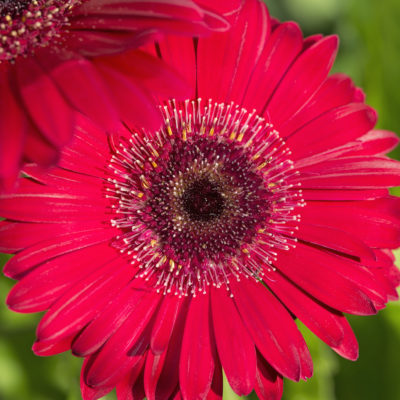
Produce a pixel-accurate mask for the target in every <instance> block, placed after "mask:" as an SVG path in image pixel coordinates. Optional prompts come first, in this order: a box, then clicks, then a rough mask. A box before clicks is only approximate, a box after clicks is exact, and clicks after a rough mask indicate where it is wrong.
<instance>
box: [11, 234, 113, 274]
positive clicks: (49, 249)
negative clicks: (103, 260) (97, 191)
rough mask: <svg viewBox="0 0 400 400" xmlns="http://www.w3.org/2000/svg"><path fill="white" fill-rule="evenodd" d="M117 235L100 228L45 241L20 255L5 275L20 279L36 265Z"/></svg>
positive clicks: (16, 256)
mask: <svg viewBox="0 0 400 400" xmlns="http://www.w3.org/2000/svg"><path fill="white" fill-rule="evenodd" d="M115 235H116V232H115V231H113V230H112V229H107V228H106V229H104V227H99V228H96V229H94V230H88V231H81V232H74V233H72V234H71V233H68V234H66V235H60V236H57V237H56V239H54V236H53V238H52V239H49V240H43V241H40V242H39V243H38V244H36V245H34V246H31V247H29V248H27V249H25V250H24V251H22V252H20V253H18V254H17V255H15V257H13V258H12V259H11V260H10V261H9V262H8V263H7V265H6V268H5V270H4V273H5V274H6V275H7V276H9V277H11V278H14V279H15V278H18V277H19V276H20V275H22V274H24V273H26V272H27V271H28V270H30V269H31V268H33V267H35V266H36V265H39V264H42V263H44V262H46V261H47V260H50V259H52V258H55V257H58V256H61V255H64V254H68V253H71V252H74V251H77V250H80V249H83V248H85V247H89V246H93V245H95V244H99V243H103V242H106V241H109V240H110V239H111V238H112V237H114V236H115Z"/></svg>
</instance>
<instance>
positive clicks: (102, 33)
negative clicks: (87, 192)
mask: <svg viewBox="0 0 400 400" xmlns="http://www.w3.org/2000/svg"><path fill="white" fill-rule="evenodd" d="M232 7H234V5H233V6H232ZM221 11H226V10H225V9H221ZM227 27H228V24H227V22H226V20H225V19H224V18H223V17H222V16H220V15H218V14H216V13H214V12H212V11H211V10H210V9H208V8H206V7H201V6H200V5H199V4H197V3H195V2H194V1H191V0H187V1H178V2H177V1H171V0H163V1H132V0H129V1H112V0H101V1H99V0H34V1H25V0H7V1H2V2H1V3H0V38H1V41H0V119H1V125H0V160H1V161H0V191H1V190H4V189H10V188H12V187H13V184H14V181H15V178H16V176H17V175H18V173H19V169H20V167H21V164H23V163H24V162H38V163H40V164H42V165H49V164H53V163H54V162H55V161H56V159H57V157H58V151H59V149H60V148H62V146H64V145H65V144H66V143H68V142H69V140H70V138H71V135H72V130H73V128H74V120H75V115H74V112H73V109H71V106H73V108H75V109H78V110H79V111H80V112H83V113H85V114H86V115H88V116H90V117H92V118H99V116H100V115H101V116H102V117H101V118H100V119H99V123H101V124H105V127H106V128H110V127H112V128H115V126H116V125H117V124H118V121H119V119H120V118H121V117H122V116H121V115H118V111H117V108H116V107H115V105H114V103H115V102H118V100H106V99H105V98H107V97H110V96H111V97H112V96H113V94H112V93H110V91H112V89H111V88H108V85H109V84H110V86H111V87H114V86H115V85H116V83H115V82H114V81H115V80H117V82H119V83H120V84H122V85H123V86H124V91H125V93H126V94H127V95H129V96H131V97H132V98H136V100H137V103H138V106H137V107H138V110H139V114H140V115H143V116H142V117H138V121H137V123H139V124H143V125H144V126H146V125H148V126H149V127H152V128H154V127H155V126H157V124H158V123H159V122H160V121H158V120H157V114H156V112H155V111H154V110H153V109H152V101H151V95H150V93H153V92H154V91H157V90H155V89H154V88H153V86H152V84H151V82H149V81H148V79H143V74H144V72H143V71H142V70H141V68H143V69H144V71H147V75H151V72H152V73H155V74H157V73H159V70H160V65H161V64H162V63H161V62H160V61H158V62H156V61H155V60H153V61H152V62H150V61H147V62H144V61H143V60H142V57H141V56H140V54H139V55H138V58H137V64H138V65H141V67H139V68H138V71H137V75H135V74H134V73H131V75H132V76H133V77H134V76H136V78H135V79H134V80H135V82H132V80H131V82H130V83H126V82H123V83H121V80H123V79H124V78H123V76H122V77H121V76H120V75H119V74H118V72H116V71H115V70H112V71H111V72H110V67H108V70H107V78H104V77H102V75H104V74H105V72H104V71H103V69H101V68H98V67H97V65H94V64H93V63H92V62H90V60H89V59H88V57H95V56H104V55H107V54H112V53H118V52H122V51H126V50H129V49H132V48H136V47H137V46H139V45H140V44H142V43H144V42H145V41H146V40H149V39H150V38H155V37H158V36H160V35H161V34H165V33H175V34H183V35H188V34H190V35H199V36H202V35H205V34H209V33H210V32H211V31H218V30H224V29H227ZM149 63H150V64H149ZM110 74H111V75H112V77H109V75H110ZM161 77H163V76H162V75H161ZM164 78H166V77H165V76H164ZM110 80H113V82H111V83H110V82H109V81H110ZM165 81H166V82H170V84H171V85H178V86H182V84H181V83H180V81H179V80H178V78H177V77H174V76H173V75H172V74H170V75H169V77H168V78H166V79H165ZM166 85H167V83H165V85H164V86H166ZM114 96H115V95H114ZM92 98H98V99H99V101H98V103H97V104H93V102H92V100H91V99H92ZM139 104H141V110H140V106H139ZM157 127H158V126H157ZM11 130H12V132H13V135H10V134H9V132H10V131H11ZM10 136H11V137H10Z"/></svg>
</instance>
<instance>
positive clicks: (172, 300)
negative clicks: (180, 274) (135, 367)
mask: <svg viewBox="0 0 400 400" xmlns="http://www.w3.org/2000/svg"><path fill="white" fill-rule="evenodd" d="M182 304H183V299H182V298H179V297H177V296H167V297H165V298H164V299H163V301H162V303H161V306H160V309H159V311H158V313H157V317H156V319H155V322H154V327H153V331H152V333H151V342H150V346H151V350H152V352H153V353H154V354H157V355H159V354H161V353H163V352H164V351H165V350H166V348H167V346H168V342H169V339H170V337H171V334H172V331H173V329H174V325H175V321H176V319H177V317H178V314H179V313H180V312H181V311H182V310H181V307H182Z"/></svg>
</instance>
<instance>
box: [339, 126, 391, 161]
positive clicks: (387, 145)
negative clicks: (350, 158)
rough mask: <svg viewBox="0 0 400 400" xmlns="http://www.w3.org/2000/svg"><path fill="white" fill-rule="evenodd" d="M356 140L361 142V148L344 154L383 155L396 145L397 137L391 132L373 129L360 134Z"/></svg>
mask: <svg viewBox="0 0 400 400" xmlns="http://www.w3.org/2000/svg"><path fill="white" fill-rule="evenodd" d="M358 141H359V142H361V144H362V146H361V148H360V149H359V150H358V149H355V150H354V151H353V152H350V153H349V154H346V155H353V154H355V155H375V154H378V155H385V154H386V153H388V152H389V151H391V150H393V149H394V148H395V147H396V146H397V144H398V143H399V138H398V136H397V135H396V134H395V133H393V132H389V131H384V130H376V129H375V130H372V131H370V132H368V133H367V134H365V135H364V136H361V137H360V138H359V139H358Z"/></svg>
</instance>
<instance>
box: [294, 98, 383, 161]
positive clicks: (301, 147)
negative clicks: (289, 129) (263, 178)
mask: <svg viewBox="0 0 400 400" xmlns="http://www.w3.org/2000/svg"><path fill="white" fill-rule="evenodd" d="M376 118H377V117H376V113H375V111H374V110H373V109H372V108H370V107H368V106H366V105H364V104H360V103H351V104H347V105H344V106H341V107H337V108H334V109H332V110H330V111H328V112H326V113H325V114H322V115H321V116H320V117H318V118H316V119H314V120H312V121H311V122H309V123H308V124H306V125H304V126H303V127H302V128H300V129H299V130H297V131H296V132H294V133H292V134H291V136H289V137H288V138H287V139H286V142H287V145H288V147H289V148H290V150H291V151H292V155H291V158H292V159H293V160H299V159H301V158H304V157H307V156H310V155H312V154H317V153H320V152H323V151H326V150H329V149H331V148H335V147H338V146H341V145H343V144H345V143H348V142H350V141H352V140H355V139H357V138H359V137H361V136H362V135H364V134H365V133H366V132H368V131H369V130H371V129H372V128H373V127H374V125H375V123H376ZM321 132H323V135H321Z"/></svg>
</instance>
